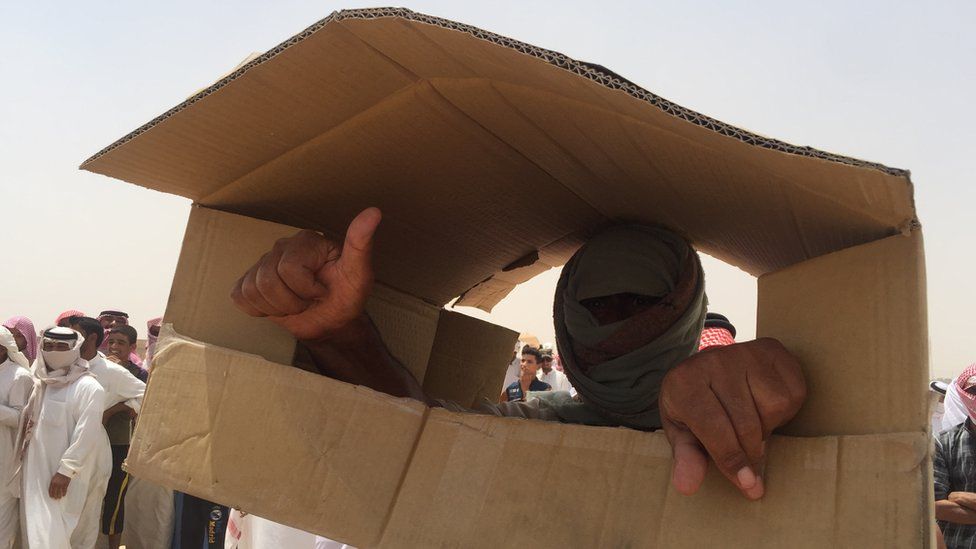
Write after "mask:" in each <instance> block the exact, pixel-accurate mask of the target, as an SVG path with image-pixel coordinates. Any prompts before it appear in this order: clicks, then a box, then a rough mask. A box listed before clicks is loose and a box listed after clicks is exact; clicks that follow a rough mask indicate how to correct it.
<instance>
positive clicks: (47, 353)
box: [16, 328, 111, 549]
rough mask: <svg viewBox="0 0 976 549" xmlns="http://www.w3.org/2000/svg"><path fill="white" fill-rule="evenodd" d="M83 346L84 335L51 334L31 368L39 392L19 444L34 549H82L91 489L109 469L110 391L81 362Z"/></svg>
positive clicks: (58, 331)
mask: <svg viewBox="0 0 976 549" xmlns="http://www.w3.org/2000/svg"><path fill="white" fill-rule="evenodd" d="M82 343H83V338H82V336H81V334H79V333H78V332H76V331H74V330H72V329H70V328H50V329H48V330H45V332H44V334H43V337H42V341H41V348H40V351H41V352H40V354H39V355H38V357H37V360H36V361H35V362H34V366H33V368H32V374H33V376H34V391H33V394H32V395H31V398H30V400H29V401H28V403H27V406H26V407H25V408H24V413H23V415H24V417H23V420H22V428H21V430H20V434H19V436H18V440H17V445H16V448H17V451H18V458H19V459H20V460H22V461H21V463H20V465H21V467H22V469H21V474H22V482H23V487H22V490H23V495H22V499H21V505H22V507H21V513H22V514H23V517H24V520H23V521H22V524H23V525H24V528H25V534H26V535H25V536H24V538H25V541H26V544H27V547H28V548H29V549H71V548H73V547H74V548H78V547H80V546H78V545H72V543H71V537H72V534H73V533H74V531H75V529H76V528H77V527H78V524H79V520H80V519H81V516H82V511H83V509H84V507H85V500H86V499H87V497H88V493H89V489H90V485H91V483H92V482H95V481H96V479H95V473H96V471H100V470H101V471H104V470H108V469H109V468H110V467H111V456H110V455H109V454H108V452H105V451H104V450H103V449H104V448H107V445H108V440H107V436H106V435H105V429H103V428H102V412H103V411H104V410H105V404H104V401H105V390H104V389H102V386H101V385H99V384H98V381H96V380H95V378H94V377H93V376H92V375H91V372H90V371H89V370H88V361H87V360H85V359H83V358H81V346H82ZM103 489H104V488H103ZM96 526H97V524H96ZM85 549H87V548H85Z"/></svg>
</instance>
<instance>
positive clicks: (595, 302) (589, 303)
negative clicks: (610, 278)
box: [580, 298, 607, 309]
mask: <svg viewBox="0 0 976 549" xmlns="http://www.w3.org/2000/svg"><path fill="white" fill-rule="evenodd" d="M580 305H582V306H584V307H586V308H587V309H602V308H604V307H606V306H607V302H606V301H605V300H603V299H600V298H593V299H584V300H583V301H580Z"/></svg>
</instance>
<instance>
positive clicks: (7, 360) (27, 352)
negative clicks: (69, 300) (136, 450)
mask: <svg viewBox="0 0 976 549" xmlns="http://www.w3.org/2000/svg"><path fill="white" fill-rule="evenodd" d="M160 320H161V319H159V318H155V319H152V320H150V321H149V322H148V325H147V341H148V344H147V346H146V349H145V354H144V355H143V356H140V355H139V353H138V352H137V347H138V345H137V344H138V337H139V334H138V332H137V330H136V329H135V328H134V327H132V326H130V325H129V316H128V314H126V313H125V312H124V311H117V310H106V311H102V312H101V313H99V314H98V315H97V317H89V316H87V315H85V314H84V313H82V312H81V311H75V310H69V311H65V312H64V313H62V314H61V315H59V316H58V317H57V319H55V321H54V322H53V323H52V324H51V325H50V327H47V328H45V329H42V330H40V331H38V330H37V329H36V328H35V325H34V323H33V322H32V321H31V320H30V319H28V318H26V317H23V316H15V317H12V318H10V319H8V320H7V321H6V322H4V323H3V325H2V327H0V431H2V432H0V475H2V476H0V487H2V490H0V549H5V548H11V547H25V548H28V549H35V548H44V549H57V548H69V547H70V548H90V547H94V546H95V545H96V543H97V542H98V538H99V533H101V534H104V535H105V536H107V538H108V544H109V546H110V547H112V548H117V547H119V545H120V543H121V535H122V530H123V527H124V522H125V497H126V493H127V490H128V488H129V486H130V480H131V479H130V478H129V475H128V474H127V473H126V472H125V471H124V470H123V468H122V464H123V461H124V459H125V457H126V455H127V453H128V450H129V442H130V438H131V436H132V432H133V428H134V425H135V421H136V419H137V417H138V414H139V411H140V409H141V407H142V400H143V395H144V394H145V388H146V383H147V381H148V378H149V372H150V370H151V368H152V358H153V352H154V349H155V343H156V337H157V336H158V334H159V326H160ZM174 546H177V545H176V544H174ZM193 546H194V547H199V546H200V544H199V543H196V544H194V545H193Z"/></svg>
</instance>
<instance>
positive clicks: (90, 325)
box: [68, 316, 105, 347]
mask: <svg viewBox="0 0 976 549" xmlns="http://www.w3.org/2000/svg"><path fill="white" fill-rule="evenodd" d="M68 326H77V327H78V331H79V332H81V335H83V336H85V339H88V338H89V337H91V336H95V346H96V347H101V346H102V341H105V330H104V329H103V328H102V323H101V322H99V321H97V320H95V319H94V318H91V317H89V316H72V317H69V320H68Z"/></svg>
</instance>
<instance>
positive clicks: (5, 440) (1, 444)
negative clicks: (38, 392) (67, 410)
mask: <svg viewBox="0 0 976 549" xmlns="http://www.w3.org/2000/svg"><path fill="white" fill-rule="evenodd" d="M29 367H30V364H29V363H28V362H27V357H26V356H24V354H23V353H22V352H21V351H20V349H19V348H18V347H17V342H16V340H15V339H14V336H13V334H12V333H10V330H8V329H7V328H4V327H2V326H0V549H11V548H12V547H14V545H15V541H16V540H17V538H18V536H19V535H20V523H19V517H20V501H19V500H18V498H19V497H20V491H19V490H18V487H17V485H16V484H15V483H12V482H10V479H11V477H13V474H14V467H15V465H14V461H15V453H14V443H15V442H16V440H17V427H19V426H20V412H21V410H23V409H24V406H26V405H27V399H28V398H30V394H31V390H33V388H34V381H33V379H32V378H31V375H30V370H29V369H28V368H29Z"/></svg>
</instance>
